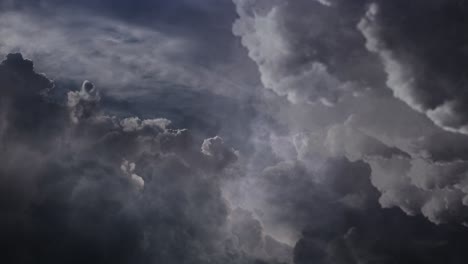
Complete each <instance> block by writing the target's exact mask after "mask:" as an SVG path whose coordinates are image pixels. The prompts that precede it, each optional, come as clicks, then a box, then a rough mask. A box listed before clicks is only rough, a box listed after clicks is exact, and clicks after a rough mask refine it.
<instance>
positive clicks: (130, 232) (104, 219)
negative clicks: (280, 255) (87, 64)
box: [0, 54, 266, 263]
mask: <svg viewBox="0 0 468 264" xmlns="http://www.w3.org/2000/svg"><path fill="white" fill-rule="evenodd" d="M0 81H1V82H2V87H5V88H4V89H2V100H1V107H2V109H6V114H5V115H2V119H1V120H0V121H1V127H2V134H1V138H0V142H1V144H2V149H4V150H5V151H6V152H2V154H0V158H1V159H2V166H1V168H0V182H1V186H2V187H1V190H2V192H1V193H2V194H1V197H0V198H1V199H0V211H1V212H2V215H3V216H4V217H2V220H1V221H0V230H1V233H2V234H3V235H2V238H1V239H0V244H1V245H2V246H3V247H4V248H6V249H8V250H7V251H8V253H7V254H5V255H3V256H2V258H3V261H6V262H11V261H18V262H28V261H37V260H40V261H45V262H47V263H63V262H69V263H78V262H83V261H84V262H88V263H147V262H154V261H156V262H164V263H176V262H189V263H206V262H207V261H208V262H210V261H215V262H223V263H253V262H254V261H255V259H257V256H255V255H253V254H247V253H248V252H245V253H243V250H242V247H243V246H242V245H243V243H252V242H251V241H250V240H251V238H245V239H243V240H242V241H240V242H239V243H241V244H240V245H239V246H236V247H229V241H230V239H232V237H233V236H234V234H233V233H232V232H231V231H230V229H229V221H230V220H229V215H230V214H231V212H230V207H229V205H228V204H227V203H226V201H225V200H224V198H223V197H222V193H221V187H220V179H221V178H222V171H223V168H225V167H227V166H230V165H232V163H233V162H235V160H233V159H229V160H227V159H221V160H219V159H213V160H210V161H209V162H204V160H206V159H207V156H206V154H204V153H202V151H201V150H200V146H201V142H200V143H199V144H198V143H197V142H195V141H194V140H192V139H191V135H190V132H189V131H187V130H184V129H174V128H170V127H169V126H170V122H169V121H168V120H165V119H147V120H140V119H139V118H137V117H135V118H127V119H120V118H119V117H115V116H109V115H106V114H105V110H104V109H99V110H98V104H99V103H100V101H99V98H100V97H99V93H98V91H97V88H96V87H94V86H93V85H91V83H89V82H84V83H83V85H82V87H81V89H80V90H78V91H76V92H72V91H71V92H69V94H68V98H67V99H68V102H61V103H58V102H56V101H55V100H53V97H52V95H51V89H52V88H53V83H52V82H51V81H49V80H48V79H47V78H46V77H45V76H43V75H40V74H37V73H35V72H34V70H33V64H32V62H31V61H28V60H24V59H23V58H22V56H21V55H20V54H10V55H8V57H7V59H6V60H5V61H4V62H2V64H0ZM90 103H92V104H93V105H95V106H96V107H88V104H90ZM25 106H27V107H25ZM83 113H86V114H83ZM212 140H214V141H213V142H214V143H216V144H214V145H212V146H211V147H206V148H205V150H206V151H209V152H210V153H213V154H215V156H216V157H218V156H219V153H220V152H219V151H222V153H224V151H227V150H228V149H229V148H227V147H224V146H222V145H219V144H217V143H220V142H223V140H222V139H221V138H220V137H217V138H214V139H208V140H207V142H211V141H212ZM205 145H206V144H205ZM220 147H221V148H220ZM26 161H27V164H28V166H24V165H25V162H26ZM214 168H216V170H214ZM215 173H216V175H217V176H218V177H214V176H215V175H214V174H215ZM254 226H255V225H254ZM252 239H253V238H252ZM263 256H266V255H263ZM258 257H260V256H258Z"/></svg>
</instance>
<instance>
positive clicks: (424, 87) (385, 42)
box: [359, 0, 468, 133]
mask: <svg viewBox="0 0 468 264" xmlns="http://www.w3.org/2000/svg"><path fill="white" fill-rule="evenodd" d="M467 14H468V7H467V5H466V3H465V2H464V1H439V0H435V1H411V2H407V1H378V2H377V3H374V4H372V5H371V6H370V7H369V10H368V12H367V15H366V17H365V18H364V19H363V20H362V21H361V23H360V24H359V28H360V30H361V31H362V32H363V34H364V35H365V36H366V38H367V47H368V49H369V50H370V51H372V52H375V53H377V54H378V55H379V56H380V57H381V59H382V61H383V64H384V67H385V70H386V72H387V75H388V78H387V85H388V86H389V87H390V88H391V89H392V90H393V92H394V94H395V96H396V97H398V98H400V99H401V100H403V101H405V102H406V103H408V104H409V105H410V106H411V107H413V108H414V109H416V110H417V111H420V112H423V113H425V114H426V115H428V116H429V117H430V118H431V119H432V120H433V121H434V122H435V123H436V124H437V125H439V126H441V127H443V128H445V129H447V130H450V131H456V132H460V133H466V125H467V117H466V113H467V111H466V106H465V105H466V102H467V96H466V92H465V90H466V85H467V82H466V70H465V69H466V67H467V61H468V53H467V48H466V43H467V40H468V39H467V38H466V36H465V34H463V33H462V31H463V28H464V27H465V25H466V23H467V20H466V17H467Z"/></svg>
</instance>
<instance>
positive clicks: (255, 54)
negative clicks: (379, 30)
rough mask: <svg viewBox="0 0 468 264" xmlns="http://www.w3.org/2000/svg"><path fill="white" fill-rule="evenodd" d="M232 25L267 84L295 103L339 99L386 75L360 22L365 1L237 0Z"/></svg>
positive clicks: (363, 89)
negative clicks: (326, 2) (371, 49)
mask: <svg viewBox="0 0 468 264" xmlns="http://www.w3.org/2000/svg"><path fill="white" fill-rule="evenodd" d="M234 2H235V3H236V6H237V11H238V14H239V16H240V18H239V19H238V20H237V21H236V23H235V24H234V27H233V32H234V34H235V35H237V36H240V37H241V39H242V43H243V45H244V46H245V47H246V48H247V49H248V51H249V56H250V57H251V58H252V59H253V60H254V61H255V62H256V63H257V65H258V67H259V70H260V73H261V78H262V82H263V84H264V86H265V87H266V88H269V89H272V90H273V91H275V92H276V93H278V94H280V95H286V96H287V97H288V98H289V99H290V100H291V101H293V102H309V103H313V102H316V101H322V102H324V103H325V104H335V103H336V102H337V101H338V100H340V99H341V97H343V96H344V95H346V94H353V93H355V94H358V93H362V92H364V91H365V90H366V89H367V88H369V87H370V86H374V85H375V84H376V83H378V82H379V81H380V80H379V78H380V77H381V76H383V72H382V71H381V69H380V68H378V67H373V66H374V65H375V64H376V63H377V62H378V61H377V59H376V57H374V56H373V55H372V54H370V53H369V52H367V51H366V49H365V47H364V43H365V40H364V38H363V37H362V35H361V34H360V33H359V31H358V30H357V29H356V27H355V25H356V24H357V23H358V22H359V19H360V15H361V13H362V12H363V10H364V7H363V5H362V2H363V1H353V2H352V3H351V2H349V1H337V2H338V3H334V4H333V8H330V6H329V5H324V4H323V2H322V3H321V2H320V1H302V0H300V1H260V2H257V1H249V0H238V1H237V0H236V1H234Z"/></svg>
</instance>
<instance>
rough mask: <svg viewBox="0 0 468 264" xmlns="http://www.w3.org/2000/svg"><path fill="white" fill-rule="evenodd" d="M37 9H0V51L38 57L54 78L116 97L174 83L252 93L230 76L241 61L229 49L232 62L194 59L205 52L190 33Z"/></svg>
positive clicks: (224, 92)
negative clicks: (86, 81) (90, 82)
mask: <svg viewBox="0 0 468 264" xmlns="http://www.w3.org/2000/svg"><path fill="white" fill-rule="evenodd" d="M55 9H57V8H54V10H55ZM43 12H45V11H43V9H37V11H36V12H33V11H28V10H26V11H3V12H2V16H1V19H0V25H1V28H2V30H0V36H3V37H2V39H4V40H3V41H2V42H1V43H0V52H1V53H2V54H7V53H10V52H12V51H17V52H21V53H23V54H25V55H26V56H28V57H31V58H33V59H35V60H37V61H40V62H41V63H40V69H41V70H43V71H47V72H50V73H53V74H54V77H55V78H56V79H57V80H59V81H66V82H70V81H76V80H83V79H89V80H93V82H94V83H95V84H96V85H97V86H99V87H101V89H102V90H104V91H105V92H106V93H108V94H112V95H114V96H119V97H120V98H125V97H128V96H131V95H137V94H139V95H145V94H148V93H151V92H153V91H155V90H159V89H162V88H164V87H174V86H178V87H188V88H189V89H193V90H197V91H202V90H205V91H206V90H208V91H210V92H213V93H216V94H225V95H226V94H227V95H237V96H244V95H246V94H249V93H250V94H251V93H252V92H251V91H249V90H248V89H245V88H244V87H243V85H240V84H238V83H237V81H234V80H232V79H233V78H234V76H235V75H236V74H237V73H236V72H238V70H236V69H234V68H233V67H234V66H235V65H239V66H240V65H243V64H245V63H244V62H243V61H242V56H237V55H236V54H235V53H236V51H235V50H234V49H229V50H228V51H225V54H224V55H223V56H226V57H229V56H236V57H237V61H238V62H236V61H234V62H233V63H232V64H229V63H227V62H225V61H213V60H208V59H200V58H198V57H199V56H201V54H210V52H208V51H207V47H206V46H201V44H200V42H201V41H199V40H197V39H196V38H194V37H190V36H186V35H177V34H171V33H170V32H166V31H164V30H162V29H158V28H150V27H147V26H144V25H139V24H129V23H126V22H125V21H122V20H117V19H115V18H109V17H105V16H97V15H94V14H93V13H86V15H85V14H83V13H82V12H78V11H76V12H74V11H72V10H70V9H66V8H64V9H57V12H58V13H60V15H48V16H47V19H43V16H44V15H43V14H42V13H43ZM62 14H63V15H62ZM65 14H66V15H65ZM218 46H221V45H218ZM238 68H239V69H242V68H243V67H242V66H240V67H238ZM227 72H229V74H227ZM230 76H232V77H230ZM246 82H247V81H246ZM241 83H244V82H243V81H242V82H241ZM129 87H132V88H131V89H130V88H129ZM242 89H243V90H244V92H242V93H239V92H235V91H240V90H242Z"/></svg>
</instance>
